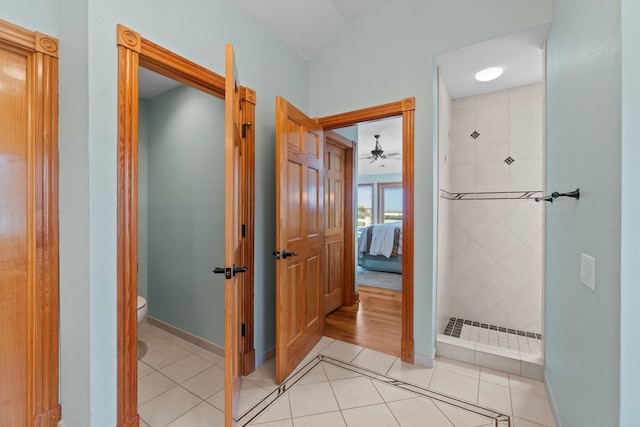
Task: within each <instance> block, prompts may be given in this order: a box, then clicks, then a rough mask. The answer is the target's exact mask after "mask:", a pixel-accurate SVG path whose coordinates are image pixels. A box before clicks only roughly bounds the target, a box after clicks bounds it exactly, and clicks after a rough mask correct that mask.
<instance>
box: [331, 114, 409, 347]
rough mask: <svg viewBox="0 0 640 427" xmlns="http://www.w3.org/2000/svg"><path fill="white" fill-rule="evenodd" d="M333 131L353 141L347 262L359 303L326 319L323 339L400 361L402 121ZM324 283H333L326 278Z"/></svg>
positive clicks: (363, 124)
mask: <svg viewBox="0 0 640 427" xmlns="http://www.w3.org/2000/svg"><path fill="white" fill-rule="evenodd" d="M334 132H336V133H339V134H341V135H343V136H345V137H347V138H350V139H351V140H353V141H354V142H355V147H356V149H355V151H356V155H355V156H354V157H355V158H356V162H355V163H356V172H355V175H356V178H355V179H354V180H353V186H354V188H353V189H352V191H347V193H348V194H355V203H354V206H355V212H354V216H355V222H356V226H355V231H354V232H355V236H356V250H355V256H354V258H355V259H354V260H352V263H353V268H354V270H355V271H354V273H355V284H354V292H355V293H356V294H357V296H358V298H356V301H357V303H356V304H349V305H347V304H345V305H343V306H341V307H339V308H338V309H337V310H335V311H333V312H331V313H329V314H328V315H327V317H326V319H325V324H326V326H325V335H326V336H328V337H331V338H336V339H340V340H342V341H346V342H349V343H351V344H356V345H361V346H363V347H366V348H369V349H372V350H377V351H381V352H384V353H388V354H392V355H394V356H400V347H401V346H400V341H398V340H397V337H398V336H400V335H401V332H402V273H403V271H402V218H403V207H402V200H403V186H402V117H392V118H388V119H384V120H377V121H371V122H366V123H360V124H358V125H355V126H352V127H349V128H342V129H336V130H335V131H334ZM325 168H326V166H325ZM326 182H327V183H328V182H329V181H328V180H327V181H326ZM326 191H327V190H326V189H325V192H326ZM327 208H328V209H330V207H329V206H328V207H327ZM351 221H352V222H353V219H352V220H351ZM350 255H351V254H350ZM346 262H349V261H346ZM332 270H333V268H332ZM329 281H330V282H333V280H331V278H330V279H329Z"/></svg>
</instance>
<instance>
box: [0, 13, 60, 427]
mask: <svg viewBox="0 0 640 427" xmlns="http://www.w3.org/2000/svg"><path fill="white" fill-rule="evenodd" d="M57 52H58V44H57V41H56V40H55V39H53V38H50V37H47V36H45V35H43V34H40V33H33V32H31V31H28V30H25V29H23V28H20V27H17V26H14V25H12V24H9V23H8V22H5V21H2V20H0V426H21V427H22V426H24V427H33V426H36V425H37V426H41V427H52V426H55V425H57V422H58V421H59V420H60V406H59V404H58V345H59V343H58V162H57V160H58V151H57V137H58V135H57V133H58V132H57V120H58V117H57V113H58V92H57V86H58V74H57Z"/></svg>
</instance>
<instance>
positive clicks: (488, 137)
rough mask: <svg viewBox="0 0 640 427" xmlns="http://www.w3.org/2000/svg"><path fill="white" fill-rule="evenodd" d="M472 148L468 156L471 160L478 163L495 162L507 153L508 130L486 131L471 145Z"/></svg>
mask: <svg viewBox="0 0 640 427" xmlns="http://www.w3.org/2000/svg"><path fill="white" fill-rule="evenodd" d="M470 146H471V150H473V153H472V155H471V156H470V157H469V158H470V159H471V161H472V162H473V161H474V160H475V161H476V162H478V163H483V162H495V161H497V160H501V159H504V158H505V157H507V156H508V155H509V132H507V131H504V132H487V133H483V134H482V135H480V136H479V137H478V139H477V140H476V141H475V144H473V145H471V144H470Z"/></svg>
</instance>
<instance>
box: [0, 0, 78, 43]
mask: <svg viewBox="0 0 640 427" xmlns="http://www.w3.org/2000/svg"><path fill="white" fill-rule="evenodd" d="M65 1H67V0H59V1H56V0H50V1H47V0H21V1H14V0H0V10H1V11H2V12H1V13H2V17H0V19H3V20H5V21H9V22H11V23H12V24H15V25H19V26H21V27H24V28H26V29H28V30H30V31H39V32H41V33H45V34H47V35H49V36H53V37H58V36H59V35H58V4H60V8H62V7H64V6H63V5H64V3H65ZM60 28H62V27H60Z"/></svg>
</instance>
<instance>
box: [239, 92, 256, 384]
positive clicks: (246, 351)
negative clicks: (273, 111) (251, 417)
mask: <svg viewBox="0 0 640 427" xmlns="http://www.w3.org/2000/svg"><path fill="white" fill-rule="evenodd" d="M240 100H241V109H242V124H243V128H244V140H243V142H244V147H243V156H244V164H243V165H242V167H243V168H244V172H243V173H242V174H241V176H242V177H243V178H244V181H243V182H242V184H241V185H242V194H244V195H245V200H244V203H243V208H244V212H242V214H241V215H242V221H243V222H242V223H243V224H244V225H245V237H244V242H243V246H242V249H243V261H244V263H243V264H242V265H246V266H253V265H254V250H253V249H254V242H255V123H253V121H254V118H255V108H256V92H255V91H254V90H253V89H250V88H247V87H240ZM254 279H255V271H254V269H253V268H249V269H248V270H247V272H246V273H245V275H244V280H243V289H242V292H241V293H240V294H241V298H242V301H243V302H242V314H241V316H242V319H244V320H243V323H244V325H245V336H244V339H243V340H242V360H240V373H241V374H242V375H249V374H250V373H252V372H253V371H255V369H256V350H255V348H254V346H253V345H254V336H255V325H254V319H253V310H254Z"/></svg>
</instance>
